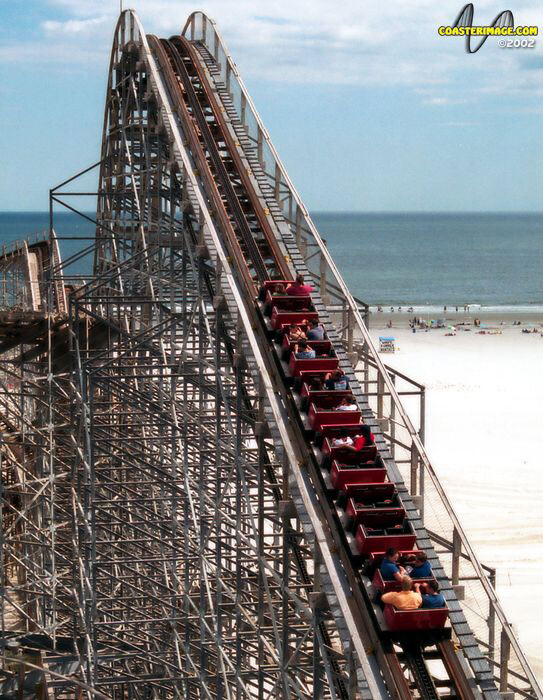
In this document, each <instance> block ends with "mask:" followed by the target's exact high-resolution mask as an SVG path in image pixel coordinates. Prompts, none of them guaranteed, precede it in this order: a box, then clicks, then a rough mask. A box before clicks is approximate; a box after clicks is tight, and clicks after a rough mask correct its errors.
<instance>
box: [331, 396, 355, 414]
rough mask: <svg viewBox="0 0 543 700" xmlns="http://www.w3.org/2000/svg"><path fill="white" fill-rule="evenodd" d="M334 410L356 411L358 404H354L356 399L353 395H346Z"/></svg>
mask: <svg viewBox="0 0 543 700" xmlns="http://www.w3.org/2000/svg"><path fill="white" fill-rule="evenodd" d="M334 410H336V411H358V406H357V405H356V399H355V398H354V396H346V397H345V398H344V399H342V400H341V403H340V404H339V406H336V408H335V409H334Z"/></svg>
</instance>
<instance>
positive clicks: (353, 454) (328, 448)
mask: <svg viewBox="0 0 543 700" xmlns="http://www.w3.org/2000/svg"><path fill="white" fill-rule="evenodd" d="M322 427H323V428H324V427H325V426H322ZM358 427H359V426H356V425H354V426H344V428H345V429H348V430H349V432H351V430H352V429H354V434H356V431H357V429H358ZM321 449H322V452H323V454H324V455H330V458H331V459H332V460H335V461H336V462H337V463H338V464H343V465H352V464H363V463H365V462H374V461H375V458H376V457H377V447H376V446H375V445H368V446H367V447H363V448H362V449H361V450H352V449H349V448H348V447H345V446H343V445H338V446H333V445H332V441H331V439H330V438H327V437H326V438H325V439H324V442H323V443H322V447H321Z"/></svg>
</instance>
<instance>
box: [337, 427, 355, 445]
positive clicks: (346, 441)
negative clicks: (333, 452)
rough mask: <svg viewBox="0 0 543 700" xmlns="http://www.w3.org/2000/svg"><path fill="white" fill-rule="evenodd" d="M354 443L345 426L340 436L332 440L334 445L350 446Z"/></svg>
mask: <svg viewBox="0 0 543 700" xmlns="http://www.w3.org/2000/svg"><path fill="white" fill-rule="evenodd" d="M352 444H353V440H352V438H351V436H350V435H349V433H348V432H347V431H346V430H345V428H342V429H341V430H340V431H339V436H338V437H337V438H334V439H333V440H332V447H350V446H351V445H352Z"/></svg>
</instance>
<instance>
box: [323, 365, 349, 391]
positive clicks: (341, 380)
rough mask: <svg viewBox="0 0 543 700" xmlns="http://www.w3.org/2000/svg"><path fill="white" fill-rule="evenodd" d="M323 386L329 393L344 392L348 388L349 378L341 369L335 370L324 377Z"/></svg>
mask: <svg viewBox="0 0 543 700" xmlns="http://www.w3.org/2000/svg"><path fill="white" fill-rule="evenodd" d="M324 385H325V387H326V388H327V389H328V390H329V391H346V390H347V389H348V388H349V378H348V377H346V376H345V372H344V371H343V370H342V369H336V370H335V371H334V372H332V373H331V374H327V375H326V381H325V382H324Z"/></svg>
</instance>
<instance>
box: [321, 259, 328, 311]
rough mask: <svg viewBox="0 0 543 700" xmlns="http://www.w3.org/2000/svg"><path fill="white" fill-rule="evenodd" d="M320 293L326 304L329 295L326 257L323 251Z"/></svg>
mask: <svg viewBox="0 0 543 700" xmlns="http://www.w3.org/2000/svg"><path fill="white" fill-rule="evenodd" d="M320 293H321V298H322V301H323V303H324V304H327V303H328V296H327V294H326V258H325V257H324V255H323V254H322V253H321V254H320Z"/></svg>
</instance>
